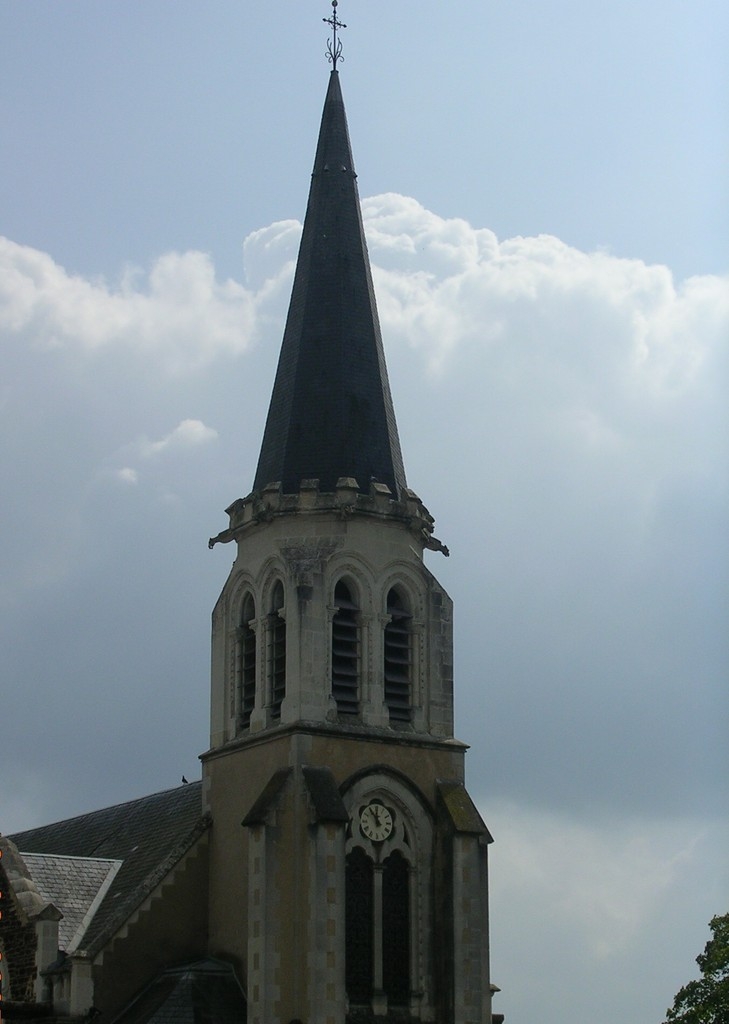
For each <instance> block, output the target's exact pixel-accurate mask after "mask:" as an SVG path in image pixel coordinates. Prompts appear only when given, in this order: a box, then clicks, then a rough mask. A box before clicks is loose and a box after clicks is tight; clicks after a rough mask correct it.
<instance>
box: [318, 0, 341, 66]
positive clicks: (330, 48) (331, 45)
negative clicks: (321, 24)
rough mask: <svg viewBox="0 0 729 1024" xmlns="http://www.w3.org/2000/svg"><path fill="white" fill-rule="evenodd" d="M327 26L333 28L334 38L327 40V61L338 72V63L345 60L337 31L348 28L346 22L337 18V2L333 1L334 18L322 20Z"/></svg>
mask: <svg viewBox="0 0 729 1024" xmlns="http://www.w3.org/2000/svg"><path fill="white" fill-rule="evenodd" d="M321 20H322V21H325V22H326V23H327V25H331V26H332V38H331V39H328V40H327V60H328V61H329V62H330V63H331V65H332V67H333V69H334V70H335V71H336V70H337V61H338V60H344V57H343V56H342V41H341V39H338V38H337V29H340V28H346V27H347V26H346V25H345V24H344V22H342V21H340V20H339V18H338V17H337V0H332V16H331V18H322V19H321Z"/></svg>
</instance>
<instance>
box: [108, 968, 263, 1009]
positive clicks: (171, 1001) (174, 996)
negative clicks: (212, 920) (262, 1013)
mask: <svg viewBox="0 0 729 1024" xmlns="http://www.w3.org/2000/svg"><path fill="white" fill-rule="evenodd" d="M246 1016H247V1010H246V1002H245V997H244V995H243V991H242V989H241V987H240V985H239V984H238V981H237V979H236V976H235V973H234V971H233V968H232V966H231V965H230V964H227V963H223V962H222V961H220V960H213V959H212V958H206V959H205V960H198V961H197V962H195V963H192V964H186V965H184V966H182V967H175V968H170V969H169V970H167V971H164V973H162V974H160V975H159V977H158V978H156V979H155V980H154V981H153V982H152V984H151V985H149V986H148V987H147V988H146V989H145V990H144V991H143V992H142V993H141V995H140V996H138V997H137V999H135V1000H134V1002H132V1003H131V1004H130V1005H129V1006H128V1007H127V1008H126V1009H125V1010H124V1011H123V1013H122V1014H121V1015H120V1016H118V1017H116V1018H115V1020H114V1022H113V1024H210V1022H211V1021H214V1022H215V1024H245V1020H246Z"/></svg>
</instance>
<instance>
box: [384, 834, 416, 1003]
mask: <svg viewBox="0 0 729 1024" xmlns="http://www.w3.org/2000/svg"><path fill="white" fill-rule="evenodd" d="M382 990H383V992H384V993H385V995H386V996H387V1005H388V1006H408V1005H409V1002H410V868H409V866H408V862H407V861H406V860H405V858H404V857H403V855H402V854H401V853H400V851H399V850H395V851H393V853H391V854H390V856H389V857H386V858H385V861H384V863H383V865H382Z"/></svg>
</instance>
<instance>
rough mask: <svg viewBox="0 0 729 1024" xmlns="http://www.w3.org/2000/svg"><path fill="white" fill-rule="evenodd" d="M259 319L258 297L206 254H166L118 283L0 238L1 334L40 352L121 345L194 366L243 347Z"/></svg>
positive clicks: (178, 366) (172, 364) (175, 365)
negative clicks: (220, 271)
mask: <svg viewBox="0 0 729 1024" xmlns="http://www.w3.org/2000/svg"><path fill="white" fill-rule="evenodd" d="M255 316H256V298H255V296H254V295H253V294H252V293H251V292H249V291H248V290H247V289H245V288H244V287H243V286H242V285H240V284H237V283H235V282H234V281H230V280H228V281H225V282H222V283H220V282H218V281H216V280H215V272H214V269H213V264H212V261H211V259H210V257H209V256H207V255H206V254H204V253H200V252H188V253H182V254H180V253H174V252H171V253H166V254H165V255H164V256H160V257H159V259H157V260H156V262H155V263H154V265H153V266H152V268H151V270H150V272H149V274H148V275H147V277H146V278H145V277H144V275H143V274H142V273H141V272H140V271H139V270H133V269H128V270H127V271H126V272H125V274H124V275H123V277H122V279H121V281H120V282H119V284H118V285H117V286H116V287H113V288H112V287H110V286H109V285H107V284H106V283H105V282H104V281H102V280H96V281H90V280H85V279H83V278H81V277H78V276H74V275H70V274H67V273H66V271H65V270H64V269H63V267H60V266H59V265H58V264H57V263H55V262H54V260H53V259H52V258H51V256H49V255H47V254H46V253H42V252H38V251H37V250H35V249H31V248H29V247H28V246H21V245H17V244H16V243H14V242H12V241H10V240H8V239H6V238H1V237H0V331H1V332H3V333H4V334H7V335H9V336H13V335H22V336H23V338H24V340H25V341H26V343H27V344H29V345H30V346H32V347H33V348H36V349H40V350H41V351H47V350H49V349H53V348H68V349H81V350H85V351H87V352H98V351H100V350H103V349H106V348H109V347H117V348H121V349H124V350H127V351H129V352H130V353H134V354H135V355H136V357H137V358H141V359H145V360H150V359H153V360H155V361H159V362H161V363H162V364H163V365H164V366H166V367H167V368H169V369H170V370H191V369H194V368H196V367H197V366H200V365H202V364H204V363H206V362H207V361H209V359H210V358H212V357H213V356H214V355H215V354H217V353H220V352H228V353H235V352H242V351H244V350H245V349H246V348H247V347H248V346H249V345H250V343H251V340H252V332H253V323H254V320H255Z"/></svg>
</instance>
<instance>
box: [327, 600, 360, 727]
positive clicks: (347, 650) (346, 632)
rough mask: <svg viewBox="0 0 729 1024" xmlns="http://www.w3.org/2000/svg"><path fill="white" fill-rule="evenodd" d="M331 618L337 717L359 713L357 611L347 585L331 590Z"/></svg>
mask: <svg viewBox="0 0 729 1024" xmlns="http://www.w3.org/2000/svg"><path fill="white" fill-rule="evenodd" d="M334 604H335V605H336V611H335V613H334V617H333V619H332V696H333V697H334V699H335V701H336V702H337V711H339V713H340V714H345V715H356V714H357V712H358V711H359V622H358V621H357V617H358V612H359V609H358V607H357V603H356V602H355V600H354V598H353V595H352V592H351V590H350V588H349V587H348V586H347V584H346V583H345V582H344V581H343V580H340V581H339V582H338V583H337V585H336V587H335V588H334Z"/></svg>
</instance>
